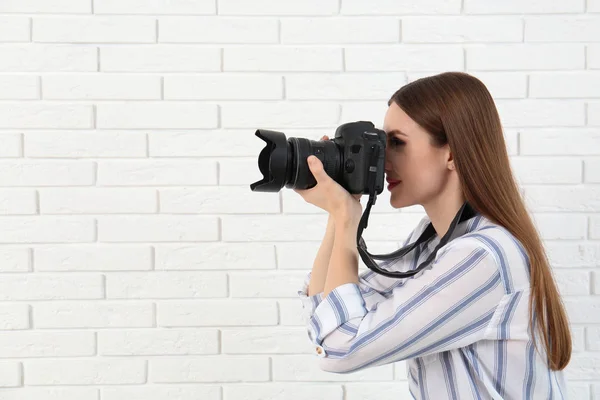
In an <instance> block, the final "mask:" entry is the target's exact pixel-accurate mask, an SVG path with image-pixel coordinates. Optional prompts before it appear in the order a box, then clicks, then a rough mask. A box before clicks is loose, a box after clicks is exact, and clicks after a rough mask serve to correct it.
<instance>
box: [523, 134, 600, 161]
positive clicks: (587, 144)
mask: <svg viewBox="0 0 600 400" xmlns="http://www.w3.org/2000/svg"><path fill="white" fill-rule="evenodd" d="M598 148H600V131H599V130H598V129H570V128H547V129H526V130H523V131H521V134H520V153H521V154H522V155H555V154H560V155H561V156H566V155H596V154H598V150H597V149H598Z"/></svg>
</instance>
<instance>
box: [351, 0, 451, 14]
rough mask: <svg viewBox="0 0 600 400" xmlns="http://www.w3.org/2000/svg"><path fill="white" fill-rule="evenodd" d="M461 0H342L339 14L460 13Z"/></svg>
mask: <svg viewBox="0 0 600 400" xmlns="http://www.w3.org/2000/svg"><path fill="white" fill-rule="evenodd" d="M460 9H461V2H460V1H459V0H449V1H444V2H442V3H440V2H439V1H435V0H424V1H419V2H414V1H410V0H400V1H398V0H396V1H394V0H374V1H370V2H368V3H365V2H364V1H361V0H344V1H343V2H342V7H341V9H340V14H348V15H415V14H416V15H422V14H460Z"/></svg>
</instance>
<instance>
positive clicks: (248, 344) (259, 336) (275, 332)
mask: <svg viewBox="0 0 600 400" xmlns="http://www.w3.org/2000/svg"><path fill="white" fill-rule="evenodd" d="M221 337H222V339H221V340H222V343H223V344H222V347H223V353H225V354H274V353H275V354H277V353H289V354H297V353H298V352H301V353H304V354H312V345H311V343H310V341H309V340H307V337H306V329H305V328H280V327H277V328H250V329H248V328H243V329H233V328H232V329H223V330H222V331H221Z"/></svg>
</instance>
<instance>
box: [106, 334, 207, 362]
mask: <svg viewBox="0 0 600 400" xmlns="http://www.w3.org/2000/svg"><path fill="white" fill-rule="evenodd" d="M98 353H99V354H100V355H103V356H139V355H144V356H146V355H148V356H153V355H156V356H160V355H167V354H169V355H179V354H181V355H186V354H217V353H219V331H218V330H216V329H152V330H120V331H102V332H98Z"/></svg>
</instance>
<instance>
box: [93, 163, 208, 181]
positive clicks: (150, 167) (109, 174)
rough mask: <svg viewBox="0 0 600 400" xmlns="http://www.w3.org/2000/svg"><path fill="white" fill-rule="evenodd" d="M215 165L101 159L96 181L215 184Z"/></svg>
mask: <svg viewBox="0 0 600 400" xmlns="http://www.w3.org/2000/svg"><path fill="white" fill-rule="evenodd" d="M215 184H217V165H216V163H215V162H214V161H208V160H140V161H137V160H120V161H100V162H99V168H98V185H101V186H139V185H149V186H156V185H160V186H172V185H215Z"/></svg>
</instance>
